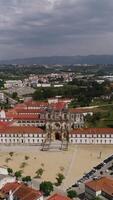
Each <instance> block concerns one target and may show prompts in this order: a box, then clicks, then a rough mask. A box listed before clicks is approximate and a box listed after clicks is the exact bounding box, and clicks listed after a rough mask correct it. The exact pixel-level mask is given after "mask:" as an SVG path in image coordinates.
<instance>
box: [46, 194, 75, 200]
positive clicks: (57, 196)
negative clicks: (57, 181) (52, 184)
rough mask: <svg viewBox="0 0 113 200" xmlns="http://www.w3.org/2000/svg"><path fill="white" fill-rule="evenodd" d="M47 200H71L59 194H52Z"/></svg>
mask: <svg viewBox="0 0 113 200" xmlns="http://www.w3.org/2000/svg"><path fill="white" fill-rule="evenodd" d="M48 200H71V199H70V198H69V197H66V196H63V195H61V194H54V195H53V196H51V197H49V198H48Z"/></svg>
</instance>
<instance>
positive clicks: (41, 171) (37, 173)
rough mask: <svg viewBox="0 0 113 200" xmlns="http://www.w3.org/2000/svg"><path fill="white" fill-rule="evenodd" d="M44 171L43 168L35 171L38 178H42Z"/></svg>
mask: <svg viewBox="0 0 113 200" xmlns="http://www.w3.org/2000/svg"><path fill="white" fill-rule="evenodd" d="M43 172H44V169H43V168H40V169H38V170H37V171H36V172H35V173H36V178H41V176H42V174H43Z"/></svg>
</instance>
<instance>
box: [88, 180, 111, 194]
mask: <svg viewBox="0 0 113 200" xmlns="http://www.w3.org/2000/svg"><path fill="white" fill-rule="evenodd" d="M85 187H88V188H90V189H91V190H93V191H95V192H97V191H103V192H105V193H106V194H109V195H110V196H112V197H113V179H111V178H110V177H102V178H100V179H97V180H92V181H88V182H86V183H85Z"/></svg>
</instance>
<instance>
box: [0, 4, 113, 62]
mask: <svg viewBox="0 0 113 200" xmlns="http://www.w3.org/2000/svg"><path fill="white" fill-rule="evenodd" d="M88 54H113V0H0V60H1V59H11V58H23V57H32V56H33V57H35V56H53V55H88Z"/></svg>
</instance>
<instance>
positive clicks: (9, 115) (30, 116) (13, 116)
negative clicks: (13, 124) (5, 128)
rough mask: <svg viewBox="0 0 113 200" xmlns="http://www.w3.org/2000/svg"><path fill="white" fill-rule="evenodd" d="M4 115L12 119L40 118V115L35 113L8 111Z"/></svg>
mask: <svg viewBox="0 0 113 200" xmlns="http://www.w3.org/2000/svg"><path fill="white" fill-rule="evenodd" d="M6 117H7V118H11V119H13V120H39V119H40V116H39V115H36V114H29V115H28V114H22V115H20V114H12V113H9V112H7V113H6Z"/></svg>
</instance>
